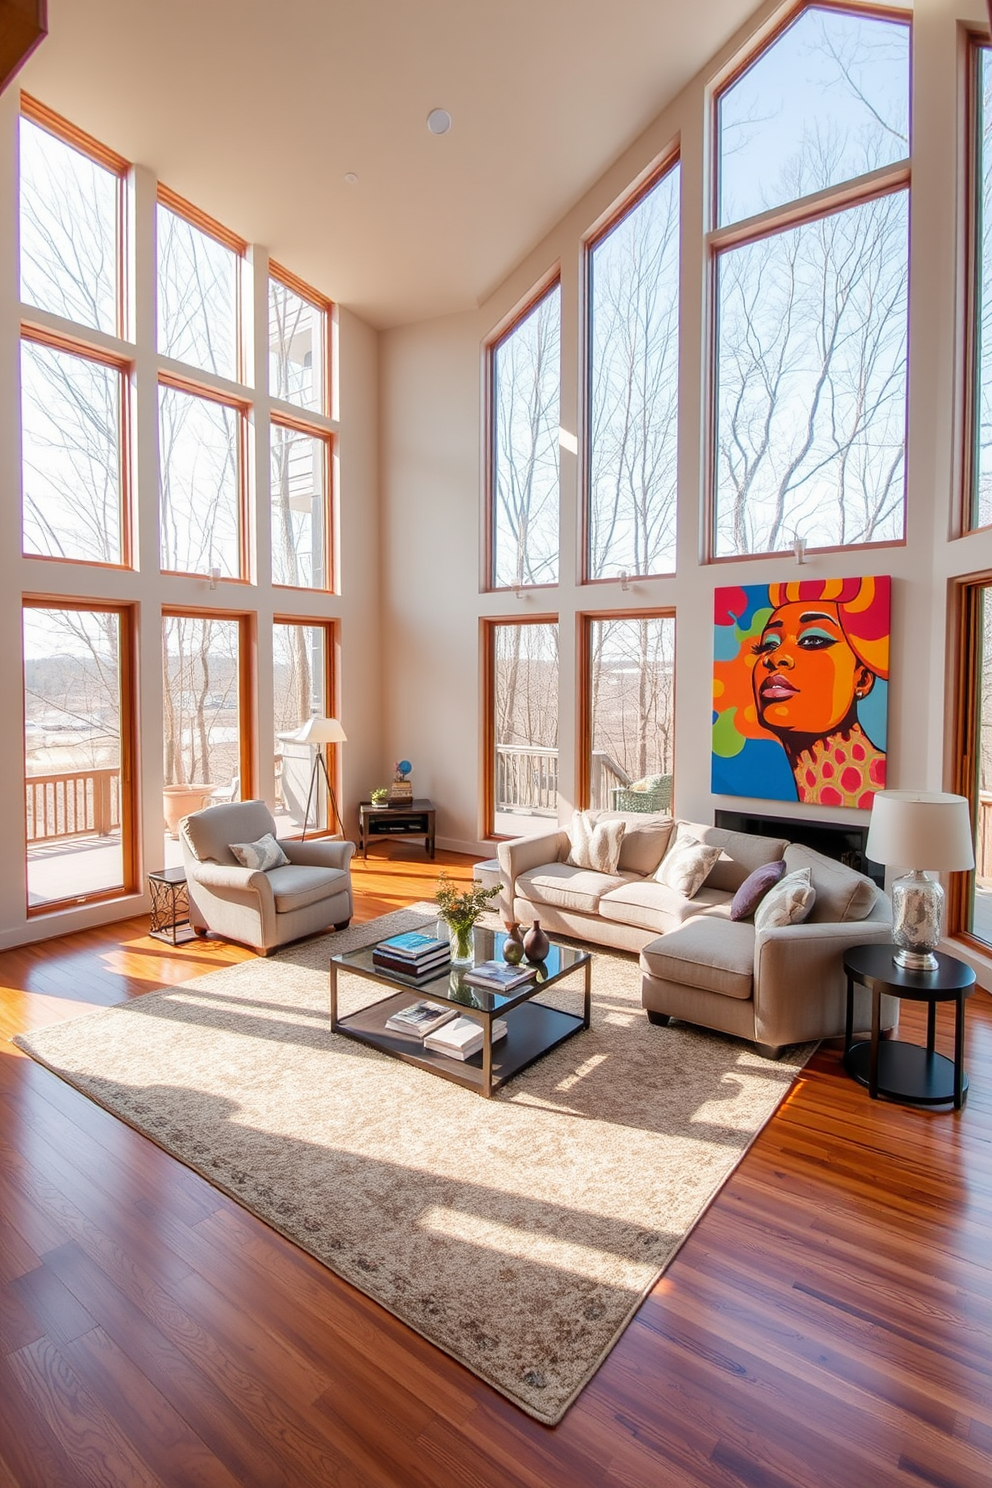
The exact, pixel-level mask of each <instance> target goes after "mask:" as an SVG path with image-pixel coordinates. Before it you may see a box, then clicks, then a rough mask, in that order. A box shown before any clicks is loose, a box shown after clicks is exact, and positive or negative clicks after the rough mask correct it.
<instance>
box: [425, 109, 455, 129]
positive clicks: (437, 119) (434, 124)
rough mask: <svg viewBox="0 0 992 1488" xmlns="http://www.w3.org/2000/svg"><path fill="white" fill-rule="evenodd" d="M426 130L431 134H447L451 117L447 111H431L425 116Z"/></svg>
mask: <svg viewBox="0 0 992 1488" xmlns="http://www.w3.org/2000/svg"><path fill="white" fill-rule="evenodd" d="M427 128H428V129H429V130H430V132H431V134H447V132H448V130H449V129H450V128H451V115H450V114H449V113H448V110H447V109H442V108H436V109H431V111H430V113H429V114H428V115H427Z"/></svg>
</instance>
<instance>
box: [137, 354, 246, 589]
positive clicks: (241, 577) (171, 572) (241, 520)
mask: <svg viewBox="0 0 992 1488" xmlns="http://www.w3.org/2000/svg"><path fill="white" fill-rule="evenodd" d="M158 386H159V389H160V390H161V389H162V388H169V389H170V390H171V391H173V392H177V393H186V394H187V395H188V396H189V397H191V398H202V399H203V401H204V402H206V403H219V404H220V405H221V407H222V408H230V409H233V410H234V412H235V413H236V414H237V415H238V425H237V427H238V438H237V454H238V562H239V564H240V572H239V573H238V574H237V575H235V576H234V577H231V576H230V575H227V574H222V575H221V576H220V577H219V578H218V580H217V582H218V583H219V584H249V583H250V582H251V578H250V573H251V543H250V529H249V520H250V512H249V501H248V468H249V466H248V461H249V453H250V451H249V439H250V429H249V415H250V414H251V412H252V403H251V401H250V399H248V398H239V397H236V396H235V395H234V394H233V393H226V392H224V393H222V392H221V391H220V390H219V389H218V388H213V387H209V386H205V385H204V384H203V383H198V382H193V381H191V380H190V379H189V378H186V377H177V376H176V375H175V373H172V372H160V373H159V375H158ZM155 412H156V417H157V418H159V419H160V418H161V405H160V404H159V406H158V407H156V410H155ZM158 467H159V470H158V473H159V492H158V504H159V505H158V510H159V514H160V516H161V509H162V507H161V503H162V491H161V479H162V451H161V446H160V447H159V459H158ZM161 561H162V544H161V535H160V536H159V563H160V564H161ZM159 572H160V573H163V574H166V575H168V576H170V577H180V578H194V579H209V578H210V574H209V573H198V572H192V571H190V570H188V569H185V568H161V567H160V568H159Z"/></svg>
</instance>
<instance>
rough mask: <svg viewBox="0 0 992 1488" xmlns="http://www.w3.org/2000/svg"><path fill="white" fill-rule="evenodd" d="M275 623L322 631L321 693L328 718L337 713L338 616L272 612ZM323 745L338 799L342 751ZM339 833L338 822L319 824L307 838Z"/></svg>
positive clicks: (339, 697) (335, 747) (274, 624)
mask: <svg viewBox="0 0 992 1488" xmlns="http://www.w3.org/2000/svg"><path fill="white" fill-rule="evenodd" d="M277 625H300V626H310V627H311V628H316V629H320V630H322V631H323V632H324V697H325V699H326V704H325V706H326V709H327V714H326V716H327V717H328V718H338V717H340V707H341V696H340V690H339V687H338V677H339V676H340V673H341V667H340V649H341V639H340V622H339V621H337V620H328V619H327V616H326V615H324V616H317V615H286V614H275V615H273V617H272V628H273V630H275V627H276V626H277ZM272 722H273V724H274V723H275V720H274V719H273V720H272ZM273 733H274V729H273ZM323 747H324V749H325V750H326V753H327V771H328V774H329V775H330V777H331V781H332V783H333V785H334V794H335V795H336V796H337V798H338V800H339V801H340V799H341V752H340V749H339V746H338V745H337V744H325V745H324V746H323ZM301 830H302V828H301ZM338 835H339V834H338V824H337V823H335V825H334V830H333V831H332V830H330V829H329V828H327V827H324V828H322V829H321V830H320V831H319V832H318V831H316V830H314V831H312V832H311V831H308V833H307V841H308V842H310V841H313V840H316V839H317V838H318V837H329V838H333V837H336V836H338Z"/></svg>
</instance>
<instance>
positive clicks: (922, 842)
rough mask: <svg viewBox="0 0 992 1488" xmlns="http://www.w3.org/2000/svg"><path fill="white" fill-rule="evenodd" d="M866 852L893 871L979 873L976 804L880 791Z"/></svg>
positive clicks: (942, 795)
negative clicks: (974, 824) (973, 870)
mask: <svg viewBox="0 0 992 1488" xmlns="http://www.w3.org/2000/svg"><path fill="white" fill-rule="evenodd" d="M865 853H866V855H867V856H868V857H869V858H871V859H872V860H873V861H874V862H876V863H884V864H885V865H886V866H887V867H900V868H915V869H919V870H921V871H925V870H926V869H927V868H930V869H933V870H935V871H937V872H940V871H944V872H947V873H953V872H957V871H961V870H963V869H966V868H974V866H975V847H974V840H973V838H972V832H971V804H970V802H969V801H968V799H967V797H965V796H952V795H948V794H946V793H943V792H935V793H934V794H932V795H928V794H926V793H925V792H923V791H879V792H878V794H877V795H876V797H875V799H874V802H873V804H872V808H871V822H870V824H869V827H868V841H867V843H866V844H865Z"/></svg>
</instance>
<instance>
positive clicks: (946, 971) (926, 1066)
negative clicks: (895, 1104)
mask: <svg viewBox="0 0 992 1488" xmlns="http://www.w3.org/2000/svg"><path fill="white" fill-rule="evenodd" d="M895 950H896V947H895V946H894V945H862V946H852V947H851V949H850V950H849V951H845V953H844V970H845V972H846V973H847V1024H846V1029H845V1037H844V1068H845V1069H846V1070H847V1072H848V1074H849V1075H852V1076H853V1078H854V1079H855V1080H858V1081H860V1083H861V1084H862V1085H867V1086H868V1093H869V1095H870V1096H871V1097H872V1099H873V1100H874V1099H876V1098H877V1097H878V1096H880V1095H887V1096H889V1097H890V1098H891V1099H892V1100H897V1101H905V1102H906V1103H907V1104H908V1105H911V1106H946V1105H950V1104H951V1103H953V1105H954V1109H955V1111H960V1109H961V1107H962V1106H963V1105H964V1098H965V1096H966V1095H967V1093H968V1076H967V1075H966V1074H965V1072H964V1000H965V998H966V997H970V996H971V994H972V992H973V991H974V990H975V973H974V972H973V971H972V969H971V967H970V966H966V965H965V963H964V962H963V961H959V960H958V959H957V957H956V956H944V955H941V954H940V952H938V953H937V970H936V971H906V970H905V969H904V968H903V967H901V966H897V965H896V964H895V962H894V961H893V959H892V956H893V953H894V951H895ZM855 983H858V984H859V985H860V986H862V987H867V989H868V991H869V992H870V993H871V1039H870V1041H865V1040H863V1039H862V1040H859V1041H858V1042H857V1043H855V1042H853V1035H854V985H855ZM886 992H887V993H889V994H890V995H891V996H892V997H899V998H902V999H904V1000H908V1001H910V1002H925V1003H926V1004H927V1044H926V1048H925V1049H921V1048H920V1046H919V1045H918V1044H908V1043H902V1042H900V1041H899V1040H898V1039H886V1040H884V1041H883V1040H882V1038H881V1037H880V1034H879V1020H880V1008H881V1001H882V994H883V993H886ZM938 1002H953V1003H954V1059H953V1061H952V1060H950V1059H945V1058H944V1056H943V1054H937V1053H936V1052H935V1049H934V1044H935V1036H936V1030H937V1004H938Z"/></svg>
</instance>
